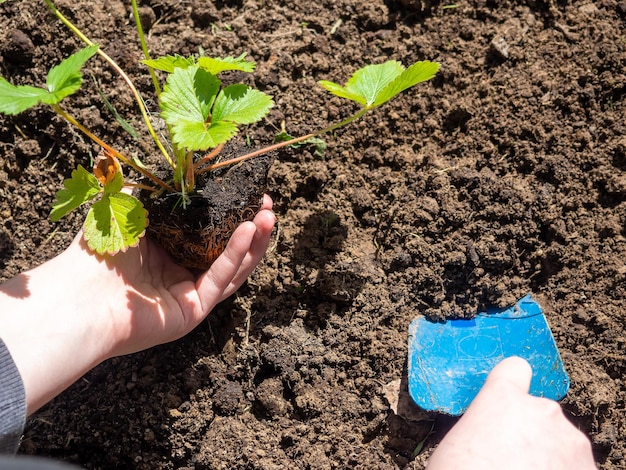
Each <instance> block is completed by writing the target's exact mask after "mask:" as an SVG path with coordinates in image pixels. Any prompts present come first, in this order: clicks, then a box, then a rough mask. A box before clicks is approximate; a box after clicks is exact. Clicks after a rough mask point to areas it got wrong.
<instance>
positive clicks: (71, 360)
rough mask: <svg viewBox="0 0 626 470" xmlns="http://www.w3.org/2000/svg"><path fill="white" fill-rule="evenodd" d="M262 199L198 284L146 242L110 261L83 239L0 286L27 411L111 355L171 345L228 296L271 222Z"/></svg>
mask: <svg viewBox="0 0 626 470" xmlns="http://www.w3.org/2000/svg"><path fill="white" fill-rule="evenodd" d="M271 208H272V201H271V199H270V198H269V196H266V197H265V199H264V204H263V207H262V209H261V211H259V213H258V214H257V215H256V216H255V218H254V221H252V222H245V223H243V224H241V225H240V226H239V227H238V228H237V230H236V231H235V233H234V234H233V236H232V237H231V239H230V241H229V243H228V245H227V247H226V250H225V251H224V253H223V254H222V255H221V256H220V257H219V258H218V259H217V260H216V261H215V262H214V263H213V265H212V266H211V268H210V269H209V270H208V271H207V272H205V273H203V274H202V275H200V277H199V278H197V279H196V278H195V277H194V275H193V274H192V273H191V272H190V271H188V270H187V269H184V268H182V267H180V266H179V265H177V264H176V263H174V261H173V260H172V259H171V258H170V256H169V255H167V254H166V253H165V252H164V251H163V250H162V249H161V248H160V247H159V246H158V245H157V244H155V243H153V242H152V241H151V240H149V239H147V238H144V239H142V240H141V242H140V244H139V246H138V247H136V248H131V249H129V250H128V251H126V252H125V253H118V254H117V255H116V256H113V257H111V256H98V255H95V254H93V253H92V252H90V251H89V250H88V249H87V247H86V243H85V242H84V240H83V238H82V236H81V235H78V236H77V237H76V238H75V239H74V241H73V242H72V243H71V244H70V246H69V247H68V248H67V249H66V250H65V251H64V252H63V253H61V254H60V255H59V256H57V257H55V258H53V259H52V260H50V261H48V262H46V263H44V264H42V265H41V266H38V267H37V268H34V269H32V270H30V271H27V272H25V273H22V274H20V275H19V276H17V277H15V278H13V279H11V280H9V281H7V282H6V283H4V284H2V285H0V337H1V338H2V340H3V341H4V342H5V344H6V345H7V347H8V349H9V351H10V353H11V355H12V356H13V359H14V361H15V363H16V365H17V367H18V370H19V371H20V374H21V376H22V380H23V382H24V387H25V389H26V400H27V407H28V412H29V414H30V413H32V412H33V411H35V410H36V409H37V408H39V407H40V406H42V405H43V404H45V403H46V402H48V401H49V400H50V399H51V398H52V397H54V396H55V395H57V394H58V393H60V392H61V391H62V390H64V389H65V388H67V387H68V386H69V385H71V384H72V383H73V382H74V381H76V380H77V379H78V378H80V376H81V375H83V374H84V373H85V372H87V371H88V370H90V369H91V368H93V367H94V366H96V365H97V364H99V363H100V362H102V361H104V360H106V359H108V358H110V357H114V356H119V355H123V354H128V353H132V352H137V351H140V350H143V349H146V348H149V347H152V346H155V345H157V344H162V343H165V342H168V341H173V340H175V339H177V338H180V337H181V336H184V335H185V334H187V333H188V332H190V331H191V330H192V329H193V328H194V327H195V326H197V325H198V324H199V323H200V322H201V321H202V320H203V319H204V318H205V317H206V316H207V315H208V314H209V312H210V311H211V310H212V309H213V308H214V307H215V305H217V304H218V303H219V302H221V301H222V300H224V299H225V298H227V297H228V296H230V295H231V294H233V293H234V292H235V291H236V290H237V289H238V288H239V287H240V286H241V285H242V284H243V282H244V281H245V280H246V278H247V277H248V276H249V275H250V273H251V272H252V270H253V269H254V267H255V266H256V265H257V264H258V262H259V261H260V260H261V258H262V257H263V255H264V254H265V251H266V249H267V246H268V244H269V240H270V235H271V232H272V229H273V226H274V222H275V217H274V214H273V213H272V212H271Z"/></svg>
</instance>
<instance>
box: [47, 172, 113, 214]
mask: <svg viewBox="0 0 626 470" xmlns="http://www.w3.org/2000/svg"><path fill="white" fill-rule="evenodd" d="M63 186H65V189H61V190H60V191H58V192H57V194H56V201H55V202H54V204H52V211H51V212H50V219H52V221H54V222H56V221H58V220H60V219H61V218H62V217H64V216H65V215H67V214H68V213H70V212H71V211H73V210H74V209H76V208H77V207H79V206H81V205H82V204H84V203H86V202H88V201H91V200H92V199H93V198H94V197H96V196H97V195H98V194H99V193H101V192H102V186H101V185H100V182H99V181H98V179H97V178H96V177H95V176H93V175H92V174H91V173H89V172H88V171H87V170H85V168H83V167H82V166H81V165H78V168H76V169H75V170H73V171H72V176H71V178H70V179H66V180H65V181H64V182H63Z"/></svg>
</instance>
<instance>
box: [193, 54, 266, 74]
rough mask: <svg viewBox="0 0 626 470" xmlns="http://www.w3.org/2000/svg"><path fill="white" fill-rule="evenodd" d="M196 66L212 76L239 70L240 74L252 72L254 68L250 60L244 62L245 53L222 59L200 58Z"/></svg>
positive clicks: (254, 64) (253, 63)
mask: <svg viewBox="0 0 626 470" xmlns="http://www.w3.org/2000/svg"><path fill="white" fill-rule="evenodd" d="M198 65H199V66H200V67H201V68H202V69H204V70H206V71H207V72H209V73H212V74H213V75H217V74H218V73H221V72H226V71H228V70H239V71H241V72H252V71H254V68H255V67H256V63H255V62H254V61H252V60H246V53H245V52H244V53H243V54H241V55H240V56H239V57H231V56H228V57H224V58H223V59H221V58H219V57H216V58H213V57H200V58H199V59H198Z"/></svg>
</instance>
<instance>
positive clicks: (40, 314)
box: [0, 243, 113, 414]
mask: <svg viewBox="0 0 626 470" xmlns="http://www.w3.org/2000/svg"><path fill="white" fill-rule="evenodd" d="M77 248H78V249H77ZM82 256H83V257H84V254H82ZM90 264H91V262H86V261H85V259H84V258H82V257H81V253H80V252H79V247H78V246H77V244H76V243H74V244H72V246H71V247H70V248H69V249H68V250H66V251H65V252H63V253H62V254H61V255H59V256H57V257H56V258H54V259H52V260H50V261H48V262H47V263H45V264H43V265H41V266H39V267H37V268H34V269H32V270H30V271H28V272H26V273H23V274H21V275H19V276H17V277H16V278H14V279H11V280H10V281H8V282H7V283H5V284H3V285H2V287H1V289H0V336H1V337H2V339H3V340H4V342H5V343H6V345H7V347H8V349H9V351H10V352H11V355H12V356H13V359H14V361H15V363H16V365H17V368H18V370H19V371H20V374H21V376H22V380H23V382H24V388H25V390H26V400H27V407H28V412H29V414H30V413H32V412H33V411H35V410H36V409H38V408H39V407H41V406H42V405H43V404H45V403H46V402H47V401H49V400H50V399H51V398H53V397H54V396H56V395H57V394H58V393H60V392H61V391H62V390H64V389H65V388H67V387H68V386H69V385H71V384H72V383H73V382H74V381H76V380H77V379H78V378H80V377H81V376H82V375H83V374H84V373H86V372H87V371H88V370H90V369H91V368H93V367H94V366H96V365H97V364H99V363H100V362H102V361H103V360H105V359H106V358H107V357H108V356H109V354H110V350H111V348H112V343H113V341H112V339H111V337H112V335H111V334H110V332H108V331H107V325H106V315H107V313H106V307H104V302H99V300H100V299H98V298H97V292H98V289H97V280H96V279H95V277H94V276H95V275H97V270H96V271H95V272H92V271H93V269H92V267H93V266H96V265H93V266H90Z"/></svg>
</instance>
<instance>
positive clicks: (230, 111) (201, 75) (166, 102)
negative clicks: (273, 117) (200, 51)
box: [160, 66, 273, 151]
mask: <svg viewBox="0 0 626 470" xmlns="http://www.w3.org/2000/svg"><path fill="white" fill-rule="evenodd" d="M220 86H221V81H220V80H219V79H218V78H217V77H216V76H215V75H213V74H211V73H209V72H207V71H206V70H203V69H201V68H200V67H199V66H193V67H188V68H187V69H176V70H175V71H174V72H173V73H172V74H170V75H169V77H168V79H167V82H166V84H165V86H164V87H163V93H161V103H160V104H161V116H162V117H163V119H165V121H166V122H167V123H168V125H169V126H170V127H171V129H172V140H173V141H174V143H176V144H177V145H179V146H180V147H182V148H185V149H186V150H188V151H195V150H206V149H209V148H214V147H216V146H217V145H219V144H221V143H223V142H226V141H227V140H228V139H230V138H231V137H233V136H234V135H235V134H236V133H237V124H250V123H252V122H256V121H258V120H260V119H261V118H262V117H263V116H265V114H267V112H268V110H269V108H270V107H271V106H272V105H273V102H272V99H271V98H270V97H269V96H267V95H265V94H264V93H262V92H260V91H257V90H253V89H251V88H250V87H247V86H245V85H239V84H237V85H230V86H228V87H226V88H224V89H223V90H221V92H220V91H219V90H220ZM218 92H219V94H218Z"/></svg>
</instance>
